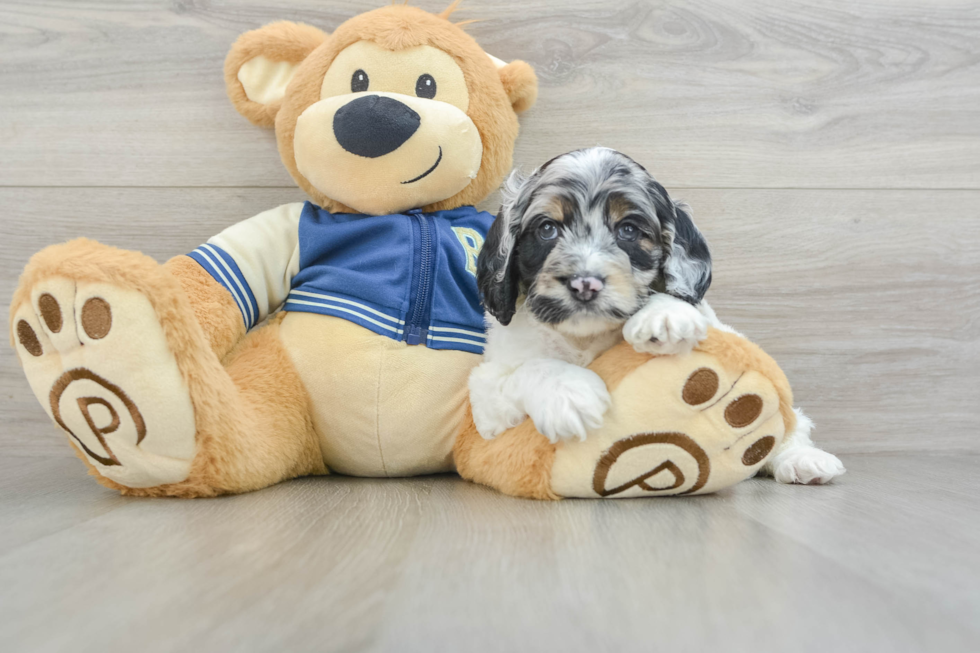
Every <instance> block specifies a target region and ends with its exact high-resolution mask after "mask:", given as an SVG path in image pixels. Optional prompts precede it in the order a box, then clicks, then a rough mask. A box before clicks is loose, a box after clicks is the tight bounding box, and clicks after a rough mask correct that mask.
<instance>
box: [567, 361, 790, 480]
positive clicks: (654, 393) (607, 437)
mask: <svg viewBox="0 0 980 653" xmlns="http://www.w3.org/2000/svg"><path fill="white" fill-rule="evenodd" d="M612 396H613V404H612V408H611V409H610V411H609V413H607V415H606V423H605V424H604V425H603V427H602V428H601V429H599V430H597V431H594V432H590V433H589V436H588V438H587V439H586V441H585V442H582V443H562V444H561V445H560V446H559V448H558V449H557V450H556V453H555V463H554V466H553V469H552V490H553V491H554V492H555V493H556V494H558V495H560V496H577V497H597V496H598V497H610V498H627V497H642V496H656V495H675V494H701V493H707V492H713V491H715V490H718V489H721V488H723V487H726V486H728V485H732V484H734V483H736V482H738V481H740V480H742V479H744V478H748V477H749V476H752V475H753V474H755V473H756V472H757V471H758V469H759V468H760V467H761V466H762V465H763V464H764V463H765V461H766V460H767V459H768V458H769V456H770V455H771V454H772V453H773V451H774V450H775V448H776V447H777V445H778V444H779V443H780V442H781V441H782V438H783V435H784V431H785V424H784V422H783V419H782V415H781V413H780V411H779V397H778V395H777V393H776V390H775V388H774V387H773V385H772V383H771V382H769V380H768V379H767V378H766V377H764V376H763V375H761V374H759V373H758V372H755V371H747V372H744V373H741V374H737V375H732V374H730V373H728V372H727V371H725V370H724V369H722V368H721V367H720V366H718V365H717V363H716V361H714V359H712V358H711V357H710V356H707V355H705V354H702V353H700V352H695V353H694V354H692V355H690V356H684V357H664V358H655V359H653V360H651V361H650V362H648V363H646V364H644V365H643V366H641V367H640V368H638V369H637V370H636V371H634V372H633V373H632V374H630V375H629V376H628V377H627V378H626V379H624V380H623V382H622V383H621V384H620V385H619V386H618V387H617V388H616V389H615V390H614V391H613V393H612Z"/></svg>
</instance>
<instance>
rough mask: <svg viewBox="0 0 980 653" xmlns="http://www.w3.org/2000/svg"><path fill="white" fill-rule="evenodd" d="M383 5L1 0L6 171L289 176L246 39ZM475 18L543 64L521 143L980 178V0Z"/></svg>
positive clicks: (729, 175)
mask: <svg viewBox="0 0 980 653" xmlns="http://www.w3.org/2000/svg"><path fill="white" fill-rule="evenodd" d="M419 4H420V5H421V6H423V7H424V8H427V9H430V10H439V9H441V8H443V6H444V5H445V4H448V0H424V1H422V2H420V3H419ZM376 6H378V3H377V2H373V1H372V2H363V3H347V2H325V1H323V0H262V1H261V2H259V1H255V0H253V1H248V0H245V1H241V2H221V3H212V2H192V1H180V2H170V1H164V0H130V1H128V2H126V3H119V2H107V1H102V2H95V1H82V2H80V1H77V0H71V1H69V0H45V1H44V2H36V1H34V0H29V1H28V0H17V1H14V0H7V1H4V2H0V25H2V26H3V27H0V48H2V51H3V57H2V58H0V86H2V87H3V88H4V89H7V90H8V92H5V93H3V94H2V95H0V182H2V184H5V185H15V186H16V185H43V186H58V185H73V186H74V185H103V186H104V185H126V186H171V185H177V186H283V185H290V181H289V178H288V176H287V174H286V173H285V171H284V170H283V168H282V166H281V164H280V163H279V159H278V156H277V154H276V150H275V146H274V139H273V137H272V135H271V134H270V133H266V132H263V131H261V130H259V129H256V128H253V127H251V126H250V125H248V124H247V123H246V122H245V121H244V120H243V119H241V118H240V117H238V116H237V115H236V114H235V113H234V111H233V110H232V108H231V107H230V105H229V103H228V102H227V100H226V99H225V97H224V90H223V84H222V79H221V66H222V61H223V58H224V56H225V54H226V52H227V49H228V47H229V46H230V44H231V43H232V41H233V40H234V38H235V37H236V36H237V35H238V34H239V33H241V32H243V31H245V30H247V29H251V28H254V27H257V26H259V25H261V24H263V23H266V22H269V21H272V20H275V19H293V20H305V21H307V22H311V23H314V24H317V25H320V26H322V27H324V28H326V29H328V30H329V29H331V28H333V27H335V26H336V25H338V24H339V23H340V22H341V21H342V20H344V19H346V18H347V17H349V16H351V15H353V14H355V13H357V12H358V11H362V10H367V9H372V8H374V7H376ZM458 16H460V17H461V18H474V17H475V18H481V19H483V20H484V22H481V23H477V24H474V25H472V26H471V27H469V28H468V29H469V30H470V31H471V32H472V33H473V34H474V35H475V36H476V37H477V38H478V39H479V40H480V41H481V42H482V44H483V45H484V47H486V48H487V49H488V51H490V52H492V53H494V54H496V55H497V56H500V57H505V58H523V59H526V60H528V61H529V62H531V63H532V64H533V65H535V67H536V68H537V70H538V73H539V76H540V78H541V87H542V88H541V91H542V92H541V99H540V103H539V105H538V107H537V108H535V109H534V110H533V111H532V112H530V113H529V114H528V115H527V116H526V118H525V119H524V123H523V124H524V129H523V136H522V140H521V142H520V145H519V147H518V152H517V157H516V160H517V162H518V163H522V164H530V163H536V162H540V161H543V160H545V159H547V158H550V157H551V156H553V155H555V154H558V153H561V152H564V151H567V150H569V149H575V148H579V147H583V146H588V145H594V144H604V145H608V146H611V147H616V148H619V149H622V150H624V151H627V152H629V153H631V154H634V155H635V156H636V157H637V158H639V159H642V160H646V161H651V162H656V163H657V164H658V165H659V166H660V167H661V168H662V170H663V171H664V172H663V174H664V178H665V181H666V182H667V183H668V184H669V185H672V186H681V185H683V186H692V187H765V188H773V187H811V188H812V187H849V188H863V187H895V188H904V187H908V186H912V187H923V188H978V187H980V175H978V174H977V173H978V171H980V147H978V144H980V119H978V118H980V114H978V111H977V106H978V105H980V67H978V65H977V64H978V55H977V52H980V14H978V13H977V11H976V6H975V3H971V2H960V1H955V0H945V1H943V2H934V1H932V0H929V1H927V0H904V1H903V2H890V3H881V2H873V1H872V0H858V1H850V0H848V1H844V0H820V1H819V2H813V1H804V0H793V1H791V2H781V3H770V2H742V1H739V0H680V1H679V2H672V3H670V5H669V6H668V5H664V4H663V3H653V2H635V1H633V0H621V1H616V2H609V1H602V2H599V1H596V0H568V1H566V2H562V3H558V4H554V3H537V4H528V3H472V5H468V6H465V7H464V10H463V11H461V12H460V13H459V14H458ZM14 90H15V91H16V92H13V91H14Z"/></svg>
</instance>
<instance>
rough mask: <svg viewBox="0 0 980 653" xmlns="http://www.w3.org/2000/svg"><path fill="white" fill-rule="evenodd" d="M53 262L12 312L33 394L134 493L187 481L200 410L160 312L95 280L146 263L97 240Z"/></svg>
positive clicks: (44, 264) (87, 455)
mask: <svg viewBox="0 0 980 653" xmlns="http://www.w3.org/2000/svg"><path fill="white" fill-rule="evenodd" d="M52 249H54V248H52ZM46 253H47V254H49V255H47V256H46V255H45V254H46ZM55 253H56V254H57V256H51V255H50V254H51V252H42V253H41V254H39V255H38V257H36V258H35V260H34V261H33V262H32V264H31V266H29V268H28V271H27V273H25V275H24V282H23V283H24V285H22V287H21V288H20V289H19V290H18V293H17V295H16V296H15V297H16V299H15V305H14V306H13V307H12V313H13V319H12V321H11V324H12V328H13V339H14V342H15V343H16V347H17V351H18V354H19V356H20V360H21V362H22V364H23V367H24V371H25V373H26V374H27V378H28V381H29V382H30V385H31V388H32V389H33V391H34V394H35V395H36V396H37V398H38V400H39V401H40V402H41V405H42V406H43V407H44V410H45V411H46V412H47V413H48V415H49V416H50V417H51V419H52V420H54V422H55V423H56V424H57V425H58V426H59V427H60V428H61V429H62V430H63V431H64V432H65V433H67V434H68V436H69V437H70V439H71V442H72V444H73V445H75V447H76V449H77V450H79V451H80V452H81V455H82V456H83V457H84V459H85V460H87V461H88V462H89V463H90V464H91V465H92V467H94V468H95V470H96V471H97V472H98V474H100V475H101V476H104V477H105V478H108V479H110V480H112V481H114V482H115V483H118V484H119V485H122V486H125V487H129V488H144V487H150V486H158V485H163V484H169V483H177V482H180V481H183V480H185V479H186V478H187V477H188V475H189V473H190V467H191V461H192V459H193V458H194V455H195V449H196V447H195V430H196V429H195V419H194V408H193V405H192V403H191V398H190V393H189V390H188V387H187V384H186V383H185V381H184V378H183V377H182V375H181V372H180V370H179V369H178V365H177V361H176V358H175V356H174V353H173V352H172V350H171V347H170V346H169V344H168V340H167V337H166V335H165V334H164V330H163V328H162V327H161V324H160V320H159V319H158V317H157V314H156V311H155V310H154V308H153V306H152V305H151V304H150V301H149V300H148V299H147V297H146V296H145V295H144V294H142V293H141V292H139V291H137V290H135V289H132V288H126V287H122V286H120V285H117V284H114V283H111V282H107V281H105V280H103V281H95V280H93V278H94V277H98V276H103V277H105V278H106V279H109V278H112V277H113V276H114V274H113V273H114V272H116V271H115V270H113V269H112V268H114V267H118V268H120V271H121V270H122V269H124V268H126V267H128V266H127V264H129V263H142V264H144V265H145V263H144V262H143V260H141V259H144V257H142V255H139V254H134V253H130V252H121V251H119V250H114V249H111V248H108V247H102V246H101V245H97V244H95V243H91V242H89V241H76V242H75V243H69V244H68V245H62V246H58V248H57V251H56V252H55ZM92 254H96V255H97V256H94V257H93V256H92ZM100 255H101V256H100ZM130 257H132V258H133V259H134V261H129V260H128V259H129V258H130ZM86 258H88V260H86ZM100 262H101V265H100ZM92 266H99V268H98V269H96V270H94V271H93V270H91V267H92ZM85 267H88V268H90V269H89V270H88V273H80V274H77V275H76V274H73V272H72V271H73V270H82V269H83V268H85ZM99 273H102V274H99ZM18 300H19V301H18Z"/></svg>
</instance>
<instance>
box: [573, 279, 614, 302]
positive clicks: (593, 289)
mask: <svg viewBox="0 0 980 653" xmlns="http://www.w3.org/2000/svg"><path fill="white" fill-rule="evenodd" d="M604 286H605V284H604V283H603V282H602V279H600V278H598V277H591V276H590V277H572V278H571V279H569V281H568V287H569V289H571V291H572V295H573V296H574V297H575V299H578V300H580V301H583V302H589V301H592V300H593V299H594V298H595V296H596V295H598V294H599V291H600V290H602V289H603V287H604Z"/></svg>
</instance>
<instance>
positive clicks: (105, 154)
mask: <svg viewBox="0 0 980 653" xmlns="http://www.w3.org/2000/svg"><path fill="white" fill-rule="evenodd" d="M385 2H386V0H370V1H368V2H340V1H339V0H220V1H219V0H213V1H208V0H102V1H94V0H19V1H15V0H0V88H2V89H3V91H2V92H0V299H2V301H0V323H6V322H7V319H8V315H7V308H6V302H7V299H6V298H9V297H10V295H11V294H12V292H13V289H14V287H15V286H16V279H17V275H18V274H19V271H20V270H21V269H22V268H23V266H24V264H25V263H26V261H27V259H28V258H29V256H30V255H31V254H32V253H33V252H35V251H37V250H38V249H40V248H42V247H44V246H45V245H48V244H51V243H55V242H59V241H63V240H66V239H68V238H72V237H76V236H82V235H84V236H89V237H94V238H98V239H100V240H102V241H104V242H106V243H109V244H113V245H118V246H122V247H127V248H133V249H140V250H143V251H145V252H146V253H148V254H150V255H152V256H155V257H157V258H158V259H161V260H162V259H165V258H167V257H170V256H172V255H174V254H178V253H182V252H187V251H190V250H191V249H193V248H194V247H196V246H197V245H198V244H199V243H201V242H202V241H204V240H205V239H206V238H208V237H209V236H211V235H213V234H214V233H216V232H217V231H220V230H221V229H222V228H224V227H226V226H228V225H230V224H233V223H234V222H236V221H238V220H242V219H244V218H247V217H249V216H251V215H254V214H256V213H258V212H259V211H262V210H264V209H267V208H270V207H272V206H275V205H277V204H280V203H283V202H287V201H296V200H301V199H303V196H302V194H301V193H300V192H299V191H298V190H297V189H296V188H295V187H294V185H293V184H292V182H291V180H290V179H289V176H288V174H287V173H286V172H285V170H284V168H283V166H282V164H281V162H280V161H279V157H278V154H277V152H276V148H275V141H274V138H273V136H272V134H271V133H269V132H264V131H262V130H259V129H257V128H254V127H252V126H250V125H249V124H248V123H247V122H246V121H245V120H244V119H242V118H241V117H239V116H238V115H237V114H236V113H235V112H234V110H233V109H232V108H231V106H230V104H229V103H228V101H227V99H226V98H225V96H224V87H223V82H222V78H221V66H222V61H223V58H224V55H225V53H226V52H227V49H228V47H229V45H230V44H231V43H232V41H233V40H234V39H235V37H236V36H237V35H238V34H240V33H241V32H243V31H245V30H248V29H251V28H254V27H257V26H259V25H261V24H264V23H266V22H270V21H272V20H276V19H292V20H300V21H306V22H310V23H313V24H316V25H318V26H320V27H322V28H325V29H327V30H330V29H332V28H333V27H335V26H336V25H338V24H339V23H340V22H342V21H343V20H344V19H346V18H348V17H350V16H351V15H353V14H354V13H356V12H358V11H362V10H367V9H371V8H374V7H376V6H380V5H382V4H384V3H385ZM416 4H419V5H421V6H422V7H424V8H426V9H429V10H438V9H442V8H443V6H444V5H445V4H448V0H418V1H417V2H416ZM457 16H458V17H459V18H460V19H468V18H479V19H482V22H479V23H476V24H473V25H471V26H469V27H468V28H467V29H468V30H469V31H470V32H471V33H472V34H473V35H474V36H475V37H476V38H477V39H478V40H479V41H480V42H481V44H483V45H484V47H485V48H486V49H487V50H488V51H489V52H491V53H492V54H494V55H496V56H498V57H501V58H505V59H511V58H520V59H524V60H526V61H528V62H530V63H531V64H532V65H533V66H534V67H535V68H536V70H537V71H538V75H539V78H540V81H541V94H540V100H539V103H538V105H537V106H536V107H535V108H534V109H533V110H532V111H530V112H529V113H528V114H526V115H525V116H523V117H522V134H521V138H520V141H519V144H518V148H517V152H516V155H515V162H516V163H517V164H519V165H522V166H524V167H533V166H535V165H537V164H540V163H541V162H543V161H545V160H546V159H548V158H550V157H552V156H554V155H556V154H559V153H561V152H564V151H567V150H570V149H574V148H578V147H583V146H588V145H594V144H602V145H607V146H611V147H615V148H618V149H621V150H623V151H625V152H627V153H628V154H630V155H632V156H633V157H634V158H636V159H637V160H639V161H640V162H642V163H643V164H645V165H646V166H647V167H648V168H649V169H651V170H652V171H653V172H654V173H655V174H656V175H657V176H658V177H659V178H660V180H661V181H662V182H663V183H664V184H665V185H666V187H667V188H668V189H669V190H670V191H671V192H672V193H673V194H674V195H675V196H677V197H680V198H683V199H685V200H687V201H688V202H690V204H691V205H692V206H693V208H694V214H695V219H696V221H697V222H698V224H699V226H701V228H702V230H703V231H704V232H705V234H706V236H707V238H708V241H709V243H710V245H711V248H712V252H713V254H714V258H715V284H714V286H713V288H712V290H711V292H710V293H709V296H708V297H709V299H710V301H711V302H712V304H713V305H714V306H715V308H716V309H717V310H718V313H719V315H720V316H721V317H722V319H723V320H725V321H728V322H730V323H732V324H734V325H735V326H736V327H737V328H739V329H740V330H742V331H744V332H745V333H746V334H748V335H749V336H750V337H752V338H753V339H754V340H756V341H757V342H758V343H759V344H761V345H762V346H763V347H764V348H765V349H766V350H768V351H769V352H770V353H772V354H773V355H774V356H775V357H776V358H777V360H778V361H779V362H780V363H781V364H782V365H783V367H784V368H785V370H786V372H787V374H788V376H789V378H790V381H791V382H792V384H793V387H794V391H795V395H796V398H797V401H798V403H799V404H800V405H802V406H803V407H804V408H805V409H806V410H807V411H808V412H809V413H810V414H811V415H812V416H813V417H814V419H815V420H816V422H817V432H816V437H817V438H818V440H819V442H821V443H822V444H824V445H825V446H827V448H829V449H830V450H832V451H835V452H838V453H841V454H842V456H843V458H844V461H845V463H846V464H847V466H848V468H849V472H848V474H847V475H846V476H844V477H843V478H842V479H841V480H840V482H838V483H836V484H834V485H833V486H830V487H824V488H810V487H807V488H799V487H781V486H778V485H776V484H775V483H772V482H770V481H763V480H753V481H750V482H747V483H745V484H743V485H740V486H738V487H736V488H734V489H733V490H731V491H729V492H727V493H725V494H723V495H719V496H715V497H704V498H697V499H682V500H650V501H627V502H584V501H574V502H563V503H559V504H538V503H533V502H524V501H517V500H513V499H509V498H506V497H502V496H499V495H496V494H494V493H492V492H490V491H488V490H485V489H483V488H479V487H475V486H472V485H469V484H466V483H464V482H462V481H460V480H458V479H454V478H451V477H440V478H423V479H415V480H403V481H369V480H353V479H339V478H331V479H317V480H301V481H295V482H292V483H287V484H284V485H282V486H279V487H275V488H270V489H268V490H266V491H263V492H259V493H255V494H252V495H248V496H242V497H234V498H227V499H221V500H214V501H197V502H177V501H162V500H161V501H144V500H133V499H124V498H122V497H119V496H116V495H114V494H113V493H111V492H108V491H106V490H103V489H102V488H100V487H99V486H97V485H95V484H94V482H92V481H91V480H90V479H88V478H86V477H85V475H84V470H83V469H82V467H81V465H80V463H78V461H76V460H74V458H73V457H72V454H71V452H70V450H69V447H68V446H67V445H66V443H65V442H64V439H63V436H61V435H60V434H59V433H58V432H57V431H56V430H55V429H54V428H53V427H52V426H51V424H50V422H49V420H48V419H47V417H46V416H45V414H44V412H43V411H42V410H41V408H40V406H39V405H38V403H37V401H36V400H35V399H34V397H33V395H32V394H31V392H30V390H29V388H28V386H27V383H26V382H25V380H24V377H23V374H22V373H21V371H20V369H19V366H18V364H17V362H16V358H15V356H14V354H13V352H12V350H11V349H10V348H8V347H0V424H3V426H0V447H2V448H3V451H4V452H5V454H6V455H5V456H4V457H3V458H2V459H0V650H3V651H45V650H65V651H68V650H71V651H79V650H83V651H84V650H98V651H100V652H109V651H117V650H118V651H132V650H141V651H144V650H149V651H157V650H159V651H171V650H190V649H200V650H213V651H220V650H270V651H307V650H309V651H325V650H358V649H368V650H399V651H402V650H444V649H445V650H448V649H459V650H501V651H515V650H534V651H542V650H569V651H578V650H583V651H585V650H588V651H605V650H608V651H623V650H644V651H649V650H665V651H668V650H669V651H707V650H718V651H727V650H746V651H748V650H751V651H780V652H782V651H809V650H813V651H828V650H832V651H851V650H854V651H878V650H880V651H936V650H947V651H958V650H964V651H965V650H973V651H976V650H980V626H978V624H980V589H978V588H980V519H978V518H980V514H978V513H980V499H978V494H980V483H978V481H977V478H978V475H977V474H976V473H975V471H974V470H975V469H976V467H977V463H980V434H978V431H977V425H978V424H980V401H978V397H980V5H978V4H977V3H976V2H972V1H969V0H895V1H893V2H881V1H880V0H787V1H785V2H771V1H766V2H763V1H747V0H676V1H673V0H672V1H671V2H669V3H668V2H660V1H649V2H644V1H640V0H617V1H611V0H591V1H590V0H563V1H562V2H560V3H559V2H543V1H541V2H528V1H524V2H491V1H490V0H467V1H466V2H465V3H464V9H463V10H461V11H460V13H458V14H457ZM485 206H486V207H487V208H489V209H494V208H495V198H493V197H491V198H490V199H489V200H488V201H487V202H486V203H485Z"/></svg>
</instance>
